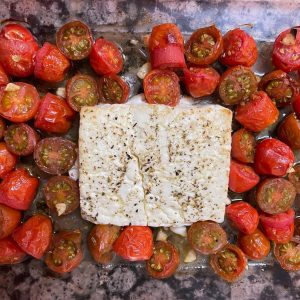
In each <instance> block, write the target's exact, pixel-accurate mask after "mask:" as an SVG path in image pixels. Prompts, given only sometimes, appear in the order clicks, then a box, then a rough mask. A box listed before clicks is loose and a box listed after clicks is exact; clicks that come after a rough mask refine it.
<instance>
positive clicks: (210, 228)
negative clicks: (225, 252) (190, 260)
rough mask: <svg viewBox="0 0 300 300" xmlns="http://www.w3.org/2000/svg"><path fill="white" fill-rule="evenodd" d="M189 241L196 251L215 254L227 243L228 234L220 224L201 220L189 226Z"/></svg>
mask: <svg viewBox="0 0 300 300" xmlns="http://www.w3.org/2000/svg"><path fill="white" fill-rule="evenodd" d="M188 241H189V243H190V245H191V246H192V247H193V249H195V250H196V251H198V252H200V253H202V254H213V253H216V252H218V251H219V250H220V249H221V248H223V247H224V246H225V245H226V244H227V235H226V232H225V231H224V229H223V228H222V227H221V226H220V225H219V224H217V223H215V222H211V221H199V222H197V223H194V224H192V226H191V227H190V228H189V230H188Z"/></svg>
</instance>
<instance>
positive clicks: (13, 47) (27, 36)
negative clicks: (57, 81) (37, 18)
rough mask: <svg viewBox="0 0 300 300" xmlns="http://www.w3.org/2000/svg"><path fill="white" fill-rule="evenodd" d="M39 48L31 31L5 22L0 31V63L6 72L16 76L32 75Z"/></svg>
mask: <svg viewBox="0 0 300 300" xmlns="http://www.w3.org/2000/svg"><path fill="white" fill-rule="evenodd" d="M38 49H39V46H38V44H37V42H36V41H35V39H34V37H33V36H32V34H31V32H30V31H29V30H28V29H26V28H25V27H23V26H21V25H19V24H7V25H5V26H4V27H3V28H2V30H1V33H0V63H1V64H2V66H3V67H4V69H5V71H6V72H7V74H9V75H12V76H16V77H28V76H30V75H32V73H33V68H34V59H35V56H36V53H37V51H38Z"/></svg>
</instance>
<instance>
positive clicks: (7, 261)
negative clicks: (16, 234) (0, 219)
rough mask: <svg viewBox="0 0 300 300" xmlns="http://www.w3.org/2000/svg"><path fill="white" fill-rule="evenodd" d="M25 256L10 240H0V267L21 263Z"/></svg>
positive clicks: (8, 238)
mask: <svg viewBox="0 0 300 300" xmlns="http://www.w3.org/2000/svg"><path fill="white" fill-rule="evenodd" d="M26 256H27V254H26V253H25V252H24V251H23V250H22V249H21V248H20V247H19V246H18V244H17V243H16V242H15V241H14V240H13V239H12V238H11V237H7V238H4V239H1V240H0V266H1V265H11V264H18V263H20V262H22V261H23V260H24V259H25V257H26Z"/></svg>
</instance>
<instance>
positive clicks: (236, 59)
mask: <svg viewBox="0 0 300 300" xmlns="http://www.w3.org/2000/svg"><path fill="white" fill-rule="evenodd" d="M223 45H224V51H223V54H222V55H221V57H220V62H221V63H222V64H223V65H225V66H228V67H233V66H238V65H242V66H245V67H251V66H253V65H254V64H255V62H256V60H257V56H258V52H257V47H256V43H255V41H254V39H253V37H252V36H251V35H249V34H248V33H247V32H246V31H244V30H242V29H240V28H235V29H233V30H230V31H228V32H227V33H226V34H225V35H224V37H223Z"/></svg>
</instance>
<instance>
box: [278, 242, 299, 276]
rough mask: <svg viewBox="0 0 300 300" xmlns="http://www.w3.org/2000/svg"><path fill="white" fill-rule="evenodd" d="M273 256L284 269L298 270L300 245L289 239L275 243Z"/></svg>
mask: <svg viewBox="0 0 300 300" xmlns="http://www.w3.org/2000/svg"><path fill="white" fill-rule="evenodd" d="M274 256H275V258H276V259H277V261H278V262H279V264H280V266H281V267H282V268H283V269H284V270H286V271H299V270H300V246H299V244H298V243H296V242H292V241H290V242H288V243H284V244H276V245H275V247H274Z"/></svg>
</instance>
